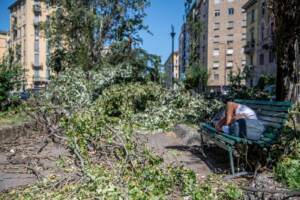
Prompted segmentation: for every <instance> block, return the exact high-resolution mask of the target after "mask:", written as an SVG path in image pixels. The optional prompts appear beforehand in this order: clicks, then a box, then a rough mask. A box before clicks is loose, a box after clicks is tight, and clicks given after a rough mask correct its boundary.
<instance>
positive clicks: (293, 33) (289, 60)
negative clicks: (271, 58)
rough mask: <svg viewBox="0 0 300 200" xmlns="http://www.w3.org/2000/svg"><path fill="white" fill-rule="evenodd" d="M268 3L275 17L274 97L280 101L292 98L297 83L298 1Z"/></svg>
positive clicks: (272, 1)
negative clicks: (275, 77)
mask: <svg viewBox="0 0 300 200" xmlns="http://www.w3.org/2000/svg"><path fill="white" fill-rule="evenodd" d="M269 4H270V5H269V6H270V9H271V10H272V12H273V15H274V19H275V50H276V57H277V80H276V98H277V100H278V101H282V100H288V99H291V98H292V96H293V94H294V91H295V88H296V87H295V86H296V84H297V83H299V68H300V66H299V62H298V63H297V62H296V61H297V56H299V52H297V51H296V49H297V46H299V44H300V1H299V0H270V1H269Z"/></svg>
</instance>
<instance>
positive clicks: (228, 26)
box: [227, 21, 234, 29]
mask: <svg viewBox="0 0 300 200" xmlns="http://www.w3.org/2000/svg"><path fill="white" fill-rule="evenodd" d="M233 27H234V21H228V23H227V29H233Z"/></svg>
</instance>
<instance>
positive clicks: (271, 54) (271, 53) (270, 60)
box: [269, 51, 275, 63]
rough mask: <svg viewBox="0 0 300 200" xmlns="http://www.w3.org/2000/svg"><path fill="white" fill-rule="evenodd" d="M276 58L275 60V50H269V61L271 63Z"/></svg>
mask: <svg viewBox="0 0 300 200" xmlns="http://www.w3.org/2000/svg"><path fill="white" fill-rule="evenodd" d="M274 60H275V55H274V52H273V51H270V52H269V62H270V63H273V62H274Z"/></svg>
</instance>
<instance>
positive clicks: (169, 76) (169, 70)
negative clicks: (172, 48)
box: [164, 51, 180, 88]
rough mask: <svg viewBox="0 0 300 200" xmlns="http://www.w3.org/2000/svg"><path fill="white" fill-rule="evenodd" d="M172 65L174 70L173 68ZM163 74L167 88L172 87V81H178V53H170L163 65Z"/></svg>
mask: <svg viewBox="0 0 300 200" xmlns="http://www.w3.org/2000/svg"><path fill="white" fill-rule="evenodd" d="M173 64H174V68H173ZM164 66H165V73H166V85H167V87H169V88H172V87H173V80H179V77H180V71H179V53H178V51H176V52H174V54H172V53H171V55H170V56H169V57H168V59H167V61H166V62H165V64H164Z"/></svg>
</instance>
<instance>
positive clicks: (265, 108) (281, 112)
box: [199, 99, 292, 175]
mask: <svg viewBox="0 0 300 200" xmlns="http://www.w3.org/2000/svg"><path fill="white" fill-rule="evenodd" d="M234 102H236V103H239V104H244V105H247V106H248V107H250V108H252V109H253V110H255V112H256V114H257V116H258V118H259V120H261V121H262V123H263V124H264V125H265V127H266V131H265V132H264V134H263V136H262V137H261V139H260V140H258V141H253V140H248V139H246V138H240V137H235V136H232V135H226V134H222V133H217V131H216V129H215V128H214V127H213V126H212V125H211V124H208V123H205V124H202V125H200V126H201V127H200V130H199V132H200V133H201V141H202V144H201V146H202V148H203V145H204V143H203V136H205V138H207V139H208V140H212V141H213V142H214V143H215V144H216V145H217V146H219V147H221V148H222V149H224V150H226V151H228V153H229V161H230V168H231V173H232V175H236V174H235V167H234V157H233V153H234V152H236V151H237V148H236V147H237V145H258V146H259V147H260V148H261V149H266V150H268V152H269V151H270V146H271V145H272V144H274V143H276V142H277V141H278V139H279V138H280V134H281V130H282V128H283V126H284V124H285V122H286V120H287V119H288V110H289V108H290V107H291V106H292V104H291V102H275V101H258V100H240V99H237V100H234ZM237 153H238V152H237Z"/></svg>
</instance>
